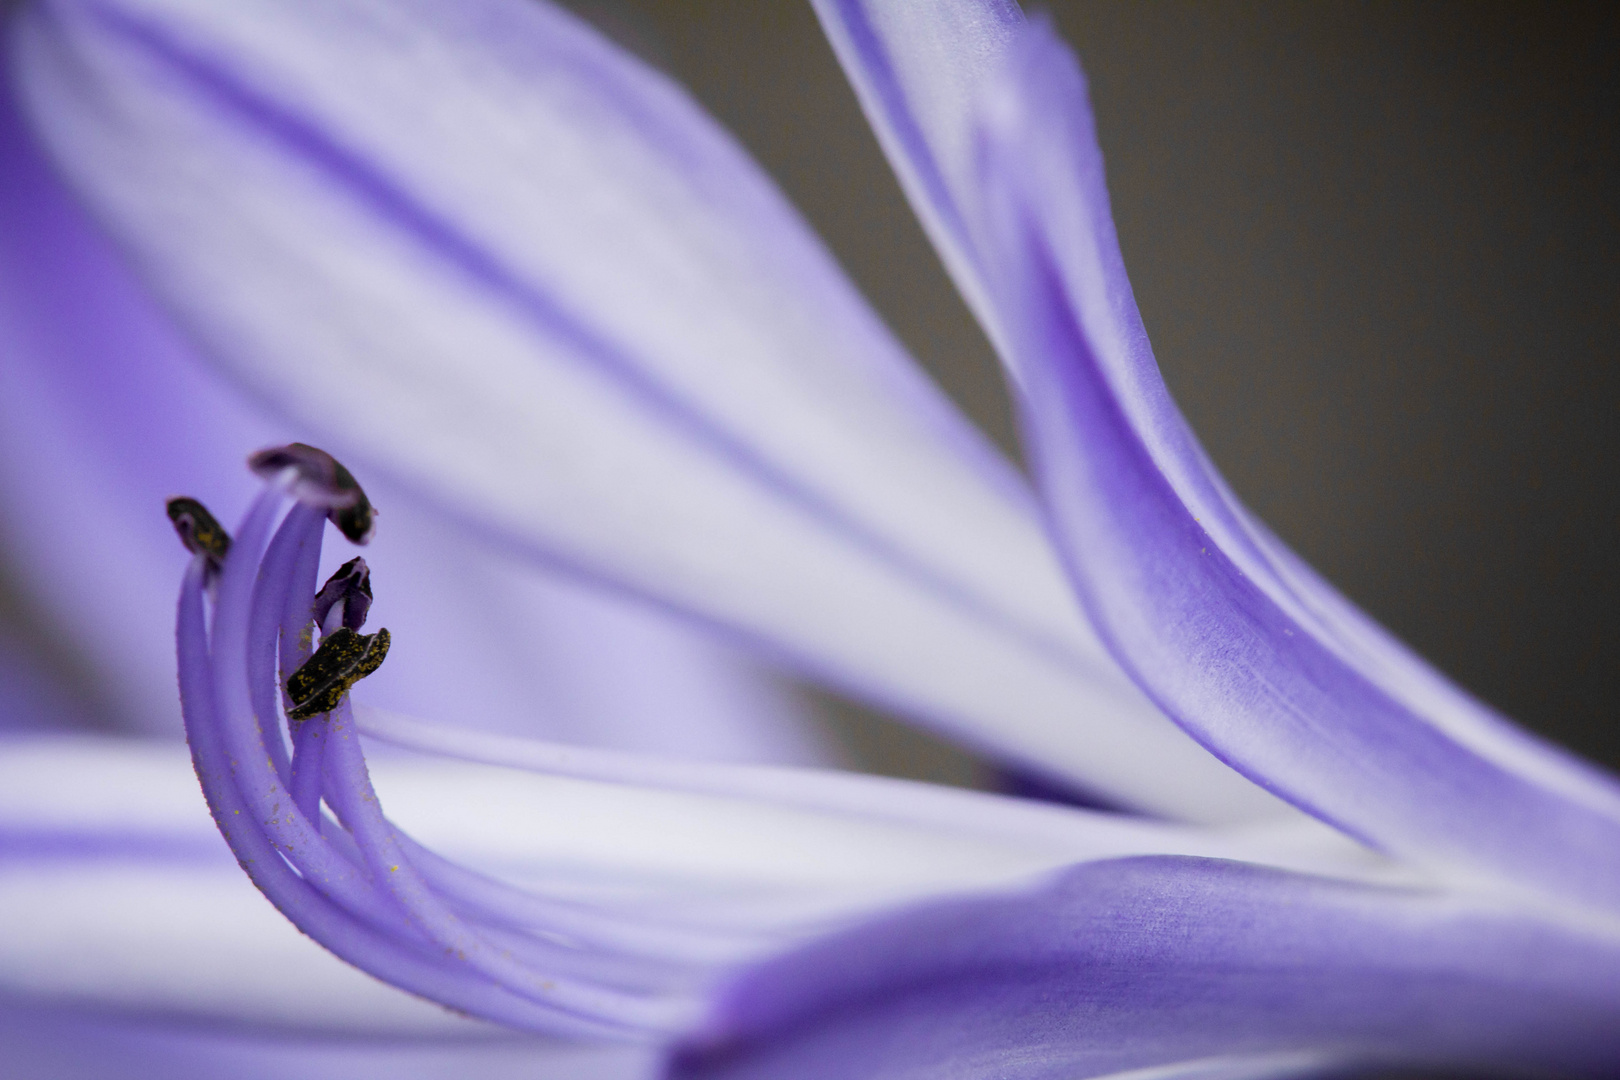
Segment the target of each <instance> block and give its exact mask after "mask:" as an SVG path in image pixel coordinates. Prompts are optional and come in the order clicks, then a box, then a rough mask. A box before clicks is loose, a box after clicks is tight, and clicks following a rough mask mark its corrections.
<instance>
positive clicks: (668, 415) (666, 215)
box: [16, 0, 1287, 820]
mask: <svg viewBox="0 0 1620 1080" xmlns="http://www.w3.org/2000/svg"><path fill="white" fill-rule="evenodd" d="M226 12H227V9H221V8H218V7H217V6H215V5H211V4H203V3H196V2H193V0H94V2H93V0H59V2H55V3H48V4H43V5H41V6H39V7H36V8H32V9H29V10H28V11H26V12H24V17H23V19H22V20H21V22H20V25H19V30H20V31H21V32H20V33H19V35H18V41H17V45H18V49H17V50H16V55H17V57H18V66H19V70H20V72H21V73H22V76H23V77H22V79H21V82H22V84H23V86H24V88H25V90H26V96H27V99H28V101H29V104H30V107H31V110H32V114H31V115H32V117H33V119H34V120H35V121H36V122H37V124H38V126H39V127H40V129H41V130H42V131H43V132H44V134H45V137H46V139H47V141H48V143H49V145H50V147H51V149H52V152H53V153H54V154H55V155H57V157H58V159H59V160H60V161H61V162H62V164H63V168H64V170H65V171H66V172H67V173H68V174H70V175H71V176H72V178H73V182H74V183H75V185H76V186H77V187H78V188H79V190H81V191H82V193H83V194H84V196H85V198H86V199H87V201H88V202H90V203H91V204H92V205H93V206H94V207H95V208H96V210H97V212H98V213H99V214H100V215H101V217H102V219H103V220H104V221H106V222H107V223H108V224H109V227H110V228H111V229H112V230H113V231H114V232H115V233H116V235H117V236H118V238H119V240H120V241H121V242H122V243H123V244H124V245H125V246H126V247H127V249H128V250H129V251H130V252H131V253H132V255H133V257H134V259H135V261H136V262H137V264H138V265H139V266H140V268H141V272H142V273H143V275H144V277H145V279H146V280H147V281H148V282H149V283H150V284H151V286H152V287H153V289H154V290H155V291H156V292H158V293H159V294H161V295H162V297H163V299H164V301H165V302H166V303H168V304H169V305H170V306H171V308H172V309H173V310H174V311H175V312H176V313H177V315H178V317H179V318H180V319H181V320H182V321H183V322H184V323H185V325H186V326H187V328H188V330H189V331H190V332H191V333H192V334H193V335H195V337H196V339H197V340H198V341H200V342H202V343H203V344H204V345H205V346H206V349H207V352H208V354H209V357H210V359H211V360H212V361H214V362H215V363H217V364H218V365H219V366H220V367H221V368H222V369H224V370H227V371H229V372H231V373H232V374H233V375H235V376H236V377H238V378H240V379H241V380H242V382H243V383H244V385H247V386H250V387H252V388H253V390H254V391H255V392H256V393H257V394H258V395H259V396H261V397H262V398H263V399H265V400H267V401H272V402H274V403H276V404H277V406H278V407H280V408H281V409H283V410H285V411H286V412H287V413H288V414H289V415H291V416H294V417H297V418H298V419H299V421H300V423H301V424H302V425H304V426H307V427H309V428H311V429H314V430H318V431H321V432H323V433H324V435H323V438H322V440H321V442H322V444H323V445H328V446H330V447H331V449H333V450H334V451H335V452H337V453H339V454H340V456H343V457H344V458H345V460H351V459H352V460H351V464H352V465H353V466H354V467H356V468H359V467H362V466H365V467H366V471H367V472H368V474H370V473H375V474H376V475H378V476H379V477H384V478H388V477H391V478H392V479H393V480H395V481H396V482H397V484H398V486H400V487H403V488H405V489H407V490H409V491H411V492H412V493H413V494H414V495H415V496H416V497H417V498H420V499H422V500H423V501H425V502H427V503H429V504H431V505H434V506H436V507H437V508H438V509H439V510H440V511H441V512H443V513H444V514H445V515H447V516H448V517H449V518H450V519H452V520H454V521H456V522H458V523H460V524H461V525H463V526H466V527H469V528H471V529H472V530H474V531H476V532H477V533H478V534H480V536H481V538H482V539H484V540H486V541H491V542H494V543H496V544H499V545H502V546H505V547H507V548H508V549H511V550H515V551H517V552H519V553H521V554H522V555H524V556H526V557H528V558H540V559H542V560H545V561H549V562H551V563H553V564H555V565H559V566H562V567H565V568H567V569H569V570H570V571H572V572H575V573H578V574H581V575H584V576H586V577H588V578H591V579H594V580H596V581H599V582H604V583H607V584H609V585H611V586H613V587H615V588H617V589H620V590H623V591H626V592H628V593H630V594H633V595H636V596H640V597H642V598H645V599H649V600H652V601H653V602H655V603H658V604H661V605H663V606H665V607H668V608H672V609H675V610H677V611H680V612H682V613H684V614H686V615H687V616H689V617H693V618H696V619H698V620H701V621H703V622H705V623H707V624H709V625H711V626H715V627H718V628H720V629H721V630H722V631H723V632H725V633H727V634H729V635H731V636H733V637H734V638H736V639H737V640H740V641H743V642H746V643H747V644H748V645H750V646H751V647H753V648H755V649H758V650H762V651H764V652H766V653H767V654H768V655H771V656H772V657H774V658H778V659H782V660H785V661H787V662H789V663H791V664H793V665H794V666H796V667H797V668H798V669H799V670H801V671H804V672H806V673H809V674H812V675H816V676H820V677H826V678H830V679H831V680H833V681H836V682H839V683H841V684H842V685H843V686H845V687H848V688H850V689H852V690H854V691H855V692H857V693H862V694H864V695H866V696H869V697H872V698H876V699H878V700H879V701H881V702H883V703H885V704H889V705H892V706H894V707H897V708H898V709H900V710H901V711H904V712H906V713H909V714H910V715H913V716H916V717H918V718H920V719H923V720H926V721H928V722H931V723H933V724H935V725H936V726H938V727H940V728H942V729H944V730H945V731H947V732H948V733H951V734H953V735H956V736H957V737H960V738H962V739H964V740H966V741H969V742H972V743H973V744H975V745H978V746H982V747H985V748H987V749H989V750H990V751H991V752H992V753H996V754H999V755H1002V756H1008V757H1013V758H1016V759H1019V760H1021V761H1023V762H1024V763H1025V764H1026V765H1027V766H1028V767H1029V768H1031V769H1035V770H1039V771H1042V772H1043V773H1045V774H1046V775H1048V776H1049V778H1051V779H1053V780H1055V781H1062V780H1064V779H1066V778H1067V779H1071V780H1073V781H1078V782H1081V783H1084V784H1085V785H1086V786H1088V787H1090V788H1093V789H1095V790H1097V791H1098V792H1099V793H1102V794H1103V795H1105V796H1108V797H1112V798H1114V799H1116V800H1117V801H1119V802H1121V803H1126V804H1131V805H1138V806H1145V807H1148V808H1150V809H1154V810H1158V811H1161V812H1164V813H1168V814H1175V815H1183V816H1191V817H1201V818H1205V819H1218V820H1231V819H1241V818H1244V817H1256V816H1263V815H1266V814H1268V813H1271V814H1277V813H1287V811H1286V810H1285V809H1283V808H1282V807H1281V806H1280V805H1279V804H1278V803H1276V801H1275V800H1272V799H1270V798H1269V797H1267V796H1265V795H1264V793H1263V792H1260V791H1258V790H1257V789H1255V788H1254V787H1253V786H1252V785H1250V784H1248V783H1247V782H1244V781H1241V779H1240V778H1237V777H1235V776H1233V775H1231V773H1230V771H1229V770H1227V769H1225V768H1224V767H1223V766H1221V765H1220V764H1219V763H1218V762H1216V761H1214V760H1213V759H1211V758H1210V757H1209V756H1208V755H1207V753H1206V752H1204V751H1203V750H1202V749H1201V748H1199V747H1197V746H1196V745H1195V744H1193V743H1192V742H1191V741H1190V740H1187V739H1186V737H1185V735H1184V734H1183V733H1182V732H1180V731H1179V730H1178V729H1176V728H1175V727H1174V725H1172V724H1169V723H1168V722H1167V721H1166V720H1165V719H1164V718H1163V717H1162V716H1160V715H1159V714H1158V713H1157V711H1156V710H1155V709H1153V707H1152V706H1151V705H1150V704H1149V703H1148V702H1147V701H1146V700H1145V699H1144V698H1142V696H1141V695H1140V692H1139V691H1138V690H1137V689H1136V688H1135V687H1134V686H1133V685H1132V684H1130V683H1129V681H1128V680H1127V679H1125V678H1124V677H1123V676H1122V675H1121V674H1120V673H1119V672H1118V670H1117V666H1116V665H1114V663H1113V662H1112V661H1111V660H1109V659H1108V658H1107V657H1106V655H1105V654H1104V653H1103V652H1102V650H1101V647H1100V645H1098V643H1097V642H1096V640H1095V635H1094V634H1092V632H1091V631H1090V630H1089V629H1088V628H1087V627H1086V625H1085V623H1084V621H1083V619H1081V618H1080V616H1079V613H1078V611H1077V609H1076V606H1075V604H1074V602H1073V599H1072V597H1071V596H1070V595H1069V593H1068V589H1067V587H1066V585H1065V584H1064V581H1063V578H1062V573H1061V569H1060V568H1059V567H1058V566H1057V565H1056V561H1055V558H1054V556H1053V554H1052V552H1051V550H1050V545H1049V543H1048V542H1047V540H1046V538H1045V536H1044V535H1043V534H1042V532H1041V530H1040V526H1039V520H1038V516H1037V512H1036V510H1035V507H1034V504H1033V502H1032V500H1031V499H1030V498H1029V494H1028V492H1027V490H1026V489H1025V487H1024V486H1023V484H1022V483H1021V481H1020V480H1019V479H1018V478H1017V476H1016V474H1015V473H1014V472H1012V470H1010V469H1009V468H1008V467H1007V465H1006V463H1005V462H1004V461H1001V460H1000V459H999V458H998V457H997V456H996V455H995V454H994V452H993V451H992V450H991V449H989V447H988V444H987V443H986V442H985V441H984V440H983V439H982V438H981V437H980V436H978V435H977V434H975V433H974V432H973V431H972V430H971V428H970V427H969V426H968V425H966V424H965V423H964V422H963V421H962V419H961V418H960V417H959V416H958V415H956V414H955V412H954V411H953V410H951V409H950V407H949V405H948V403H947V402H946V401H945V399H944V398H943V397H942V396H941V395H940V394H939V393H938V392H937V390H935V389H934V388H933V387H931V386H930V385H928V384H927V383H926V381H925V380H924V379H922V378H921V377H920V376H919V374H918V372H917V371H916V370H915V369H914V368H913V366H912V365H910V363H909V361H908V360H907V358H906V357H905V356H904V355H903V354H902V353H901V352H900V350H899V348H898V347H897V345H896V344H895V343H894V341H893V340H892V338H891V337H890V336H889V335H888V334H887V332H886V331H885V330H884V328H883V327H882V326H881V324H880V323H879V322H878V321H877V320H876V318H875V317H874V316H873V315H872V313H871V312H870V311H869V310H868V309H867V308H866V307H865V306H864V305H863V304H862V303H861V302H860V300H859V298H858V297H857V296H856V295H855V294H854V292H853V290H851V289H850V287H849V286H848V283H847V282H846V281H845V280H844V279H843V277H842V275H841V274H839V272H838V270H837V267H836V266H835V264H833V262H832V261H831V260H830V259H829V258H828V257H827V255H826V253H825V252H824V251H823V250H822V249H821V247H820V245H819V244H817V243H816V241H815V240H814V238H813V237H812V236H810V235H809V234H808V232H807V230H805V229H804V227H803V225H802V223H801V222H800V221H799V220H798V218H797V217H796V215H794V213H793V212H792V210H791V208H789V207H788V206H786V204H785V203H784V202H783V200H782V199H781V198H780V196H779V194H778V193H777V192H776V191H775V190H774V188H772V187H771V186H770V184H769V182H768V180H767V179H766V178H765V177H763V176H762V175H761V174H760V173H759V172H758V171H757V169H756V168H755V167H754V166H753V165H752V163H751V162H749V161H748V160H747V159H746V157H745V156H743V155H742V154H741V153H740V152H739V151H738V149H737V148H736V147H735V145H734V144H732V143H731V141H730V140H729V139H727V138H726V137H725V136H724V134H723V133H721V132H719V131H718V130H717V129H716V128H715V127H714V125H713V124H712V123H711V122H710V121H708V119H707V118H706V117H704V116H702V114H701V113H700V112H699V111H698V110H696V109H695V108H694V107H693V106H692V104H691V102H690V101H689V100H687V99H686V98H685V96H684V95H682V94H681V93H680V92H679V91H678V90H677V89H676V88H674V87H672V86H671V85H669V84H668V83H667V82H666V81H665V80H663V79H662V78H660V77H658V76H657V75H655V74H653V73H651V72H649V71H647V70H646V69H644V68H642V67H640V66H639V65H637V64H636V63H635V62H633V61H632V60H630V59H629V58H627V57H625V56H623V55H622V54H620V53H618V52H617V51H616V50H614V49H613V48H612V47H611V46H609V45H607V44H606V43H604V42H602V41H601V40H599V39H598V38H596V37H595V36H594V35H593V34H592V33H591V32H589V31H588V30H586V29H585V28H583V27H582V26H581V25H580V24H578V23H577V22H576V21H575V20H573V19H571V18H570V17H568V16H566V15H563V14H561V13H559V12H557V11H556V10H554V9H552V8H551V7H549V6H546V5H542V4H535V3H529V2H526V0H522V2H520V0H476V2H473V3H463V4H457V5H450V6H445V5H439V4H431V3H424V2H420V0H412V2H406V3H400V2H393V3H379V2H371V0H367V2H356V3H352V4H349V5H346V6H344V7H343V8H341V9H336V8H332V7H331V6H330V5H322V4H308V3H306V4H280V3H274V4H272V3H262V2H258V0H254V2H250V3H244V4H236V5H233V6H232V7H231V8H229V9H228V14H227V13H226ZM379 486H380V485H379ZM383 520H384V524H383V527H384V528H387V527H388V526H387V518H386V516H385V517H384V519H383ZM380 573H381V569H380V568H379V574H380Z"/></svg>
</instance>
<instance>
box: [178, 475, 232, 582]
mask: <svg viewBox="0 0 1620 1080" xmlns="http://www.w3.org/2000/svg"><path fill="white" fill-rule="evenodd" d="M167 505H168V510H169V520H170V521H171V522H172V523H173V524H174V531H175V532H177V533H179V534H180V542H181V543H182V544H184V545H186V550H187V551H189V552H191V553H192V554H193V555H201V556H203V557H204V559H205V560H206V562H207V565H208V577H209V579H210V580H212V579H213V578H214V577H217V576H218V574H219V569H220V567H221V566H223V565H224V564H225V556H226V555H227V554H229V553H230V550H231V537H230V534H229V533H227V532H226V531H225V527H224V526H223V525H221V524H220V523H219V522H218V521H216V520H215V519H214V515H213V514H210V513H209V512H208V508H207V507H206V506H204V505H203V504H202V503H200V502H198V501H197V500H196V499H192V498H188V497H186V496H184V495H182V496H180V497H178V498H174V499H170V500H169V501H168V504H167Z"/></svg>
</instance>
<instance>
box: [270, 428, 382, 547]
mask: <svg viewBox="0 0 1620 1080" xmlns="http://www.w3.org/2000/svg"><path fill="white" fill-rule="evenodd" d="M248 468H250V469H252V470H253V472H254V474H255V475H257V476H259V477H261V478H263V479H265V480H274V479H276V478H277V477H279V476H280V475H281V474H282V473H283V472H285V471H286V470H288V469H293V470H296V474H295V478H294V480H293V483H292V488H291V494H292V497H293V498H295V499H297V500H298V501H299V502H301V503H307V504H309V505H310V506H322V507H325V508H326V511H327V514H326V516H327V519H328V520H330V521H331V522H332V524H333V525H336V526H337V528H338V532H340V533H342V534H343V535H344V536H345V537H347V538H348V539H349V541H350V542H351V543H355V544H367V543H370V542H371V537H372V535H373V534H374V533H375V532H376V531H377V511H376V509H375V508H374V507H373V506H372V505H371V501H370V500H369V499H367V498H366V493H365V491H364V490H363V489H362V488H361V487H360V484H359V482H358V481H357V480H355V478H354V474H353V473H351V472H349V470H348V469H345V468H344V467H343V465H342V463H341V462H339V461H338V460H337V458H335V457H333V456H332V455H331V454H328V453H327V452H326V451H325V450H319V449H317V448H315V447H313V446H310V445H308V444H307V443H288V444H287V445H286V446H272V447H269V448H268V449H265V450H260V451H258V452H257V453H255V454H252V455H251V456H249V457H248Z"/></svg>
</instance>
